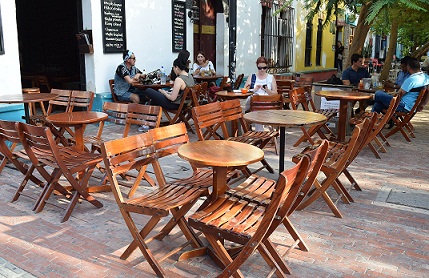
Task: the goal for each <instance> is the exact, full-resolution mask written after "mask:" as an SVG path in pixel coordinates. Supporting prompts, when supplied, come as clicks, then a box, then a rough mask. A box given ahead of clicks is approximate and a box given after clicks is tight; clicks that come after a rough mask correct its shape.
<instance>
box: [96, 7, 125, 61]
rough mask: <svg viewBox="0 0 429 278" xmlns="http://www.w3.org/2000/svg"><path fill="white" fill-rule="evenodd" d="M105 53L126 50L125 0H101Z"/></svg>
mask: <svg viewBox="0 0 429 278" xmlns="http://www.w3.org/2000/svg"><path fill="white" fill-rule="evenodd" d="M101 20H102V22H103V32H102V34H103V51H104V53H119V52H124V51H125V50H126V36H125V0H101Z"/></svg>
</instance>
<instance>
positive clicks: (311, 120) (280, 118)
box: [244, 110, 327, 127]
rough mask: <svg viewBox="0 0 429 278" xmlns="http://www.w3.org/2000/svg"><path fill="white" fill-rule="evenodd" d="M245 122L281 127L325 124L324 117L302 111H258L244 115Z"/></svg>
mask: <svg viewBox="0 0 429 278" xmlns="http://www.w3.org/2000/svg"><path fill="white" fill-rule="evenodd" d="M244 119H245V120H246V121H249V122H252V123H256V124H263V125H275V126H283V127H293V126H306V125H314V124H319V123H323V122H326V120H327V118H326V116H324V115H322V114H319V113H314V112H310V111H302V110H260V111H253V112H249V113H246V114H244Z"/></svg>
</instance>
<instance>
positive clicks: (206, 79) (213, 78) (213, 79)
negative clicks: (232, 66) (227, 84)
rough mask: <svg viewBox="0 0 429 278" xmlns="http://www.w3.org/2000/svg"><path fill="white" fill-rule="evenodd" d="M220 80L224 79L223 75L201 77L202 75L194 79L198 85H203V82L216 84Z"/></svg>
mask: <svg viewBox="0 0 429 278" xmlns="http://www.w3.org/2000/svg"><path fill="white" fill-rule="evenodd" d="M219 78H223V75H219V74H216V75H210V76H201V75H194V79H195V82H196V83H201V82H208V83H210V82H216V80H218V79H219Z"/></svg>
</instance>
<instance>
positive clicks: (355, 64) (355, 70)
mask: <svg viewBox="0 0 429 278" xmlns="http://www.w3.org/2000/svg"><path fill="white" fill-rule="evenodd" d="M351 63H352V65H351V66H350V67H348V68H346V69H345V70H344V71H343V76H342V78H341V79H342V80H343V84H344V85H353V86H357V85H358V84H359V81H360V80H361V79H362V78H369V77H371V75H370V74H369V72H368V70H367V69H366V68H364V66H363V56H362V55H360V54H356V53H355V54H353V55H352V58H351Z"/></svg>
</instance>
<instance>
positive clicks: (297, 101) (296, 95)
mask: <svg viewBox="0 0 429 278" xmlns="http://www.w3.org/2000/svg"><path fill="white" fill-rule="evenodd" d="M289 96H290V99H291V105H292V109H293V110H297V109H298V106H299V105H301V106H302V108H303V110H304V111H312V112H315V113H319V114H322V115H324V116H326V118H327V121H329V120H330V119H331V118H332V117H333V116H335V115H336V114H337V110H335V109H316V105H315V104H314V102H313V98H312V97H311V93H307V92H306V91H305V88H303V87H301V88H296V89H293V90H292V91H290V93H289ZM322 129H324V130H325V131H326V133H327V134H328V135H329V137H330V138H331V139H335V135H334V133H333V132H332V130H331V129H330V128H329V127H328V126H327V125H326V122H324V123H321V124H318V125H313V126H311V127H310V128H309V129H308V130H307V129H306V128H305V127H301V130H302V132H303V133H304V134H303V135H302V136H301V137H300V138H299V139H298V141H296V143H295V144H294V145H293V146H294V147H297V146H298V145H299V144H301V143H302V142H305V141H308V142H309V143H310V144H314V140H313V139H312V136H313V135H314V134H316V133H317V134H318V135H319V137H320V138H322V139H328V137H327V136H326V135H325V133H323V132H322Z"/></svg>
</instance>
